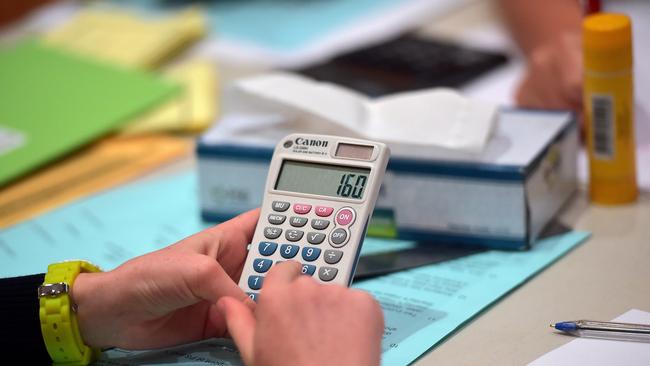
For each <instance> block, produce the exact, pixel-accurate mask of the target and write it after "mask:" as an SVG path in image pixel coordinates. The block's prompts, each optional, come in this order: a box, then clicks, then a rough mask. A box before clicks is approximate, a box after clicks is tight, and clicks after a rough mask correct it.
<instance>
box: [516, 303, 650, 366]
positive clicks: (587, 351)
mask: <svg viewBox="0 0 650 366" xmlns="http://www.w3.org/2000/svg"><path fill="white" fill-rule="evenodd" d="M613 321H617V322H622V323H639V324H650V313H647V312H645V311H641V310H637V309H632V310H630V311H628V312H626V313H625V314H623V315H621V316H619V317H618V318H616V319H614V320H613ZM546 365H552V366H562V365H567V366H568V365H571V366H574V365H590V366H601V365H602V366H605V365H625V366H637V365H638V366H647V365H650V343H641V342H625V341H614V340H604V339H591V338H576V339H575V340H573V341H571V342H569V343H567V344H565V345H564V346H562V347H558V348H556V349H555V350H553V351H551V352H549V353H547V354H545V355H543V356H542V357H540V358H538V359H536V360H535V361H533V362H531V363H530V364H528V366H546Z"/></svg>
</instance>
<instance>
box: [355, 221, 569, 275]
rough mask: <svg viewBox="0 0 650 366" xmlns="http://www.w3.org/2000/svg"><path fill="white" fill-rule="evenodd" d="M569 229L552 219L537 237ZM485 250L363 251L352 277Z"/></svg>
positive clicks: (422, 245)
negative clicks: (364, 252) (373, 252)
mask: <svg viewBox="0 0 650 366" xmlns="http://www.w3.org/2000/svg"><path fill="white" fill-rule="evenodd" d="M569 231H571V227H569V226H567V225H566V224H564V223H562V222H560V221H559V220H552V221H551V222H550V223H549V224H548V225H546V227H545V228H544V231H542V233H541V234H540V236H539V238H538V240H542V239H544V238H548V237H552V236H555V235H563V234H566V233H568V232H569ZM488 250H490V249H487V248H480V247H473V246H468V245H458V244H451V243H433V242H431V243H426V242H418V244H417V246H415V247H413V248H409V249H403V250H395V251H392V252H384V253H377V254H370V255H362V256H361V257H359V263H358V264H357V268H356V270H355V272H354V280H355V281H362V280H365V279H369V278H373V277H377V276H382V275H386V274H390V273H394V272H398V271H403V270H406V269H411V268H417V267H421V266H426V265H429V264H436V263H442V262H446V261H450V260H453V259H458V258H462V257H466V256H470V255H473V254H478V253H482V252H485V251H488Z"/></svg>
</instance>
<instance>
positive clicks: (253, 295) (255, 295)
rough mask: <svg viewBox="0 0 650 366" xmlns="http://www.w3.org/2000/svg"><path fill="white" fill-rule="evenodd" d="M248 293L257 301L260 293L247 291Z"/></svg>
mask: <svg viewBox="0 0 650 366" xmlns="http://www.w3.org/2000/svg"><path fill="white" fill-rule="evenodd" d="M246 295H248V297H250V298H251V300H253V301H255V302H257V299H258V298H259V295H260V294H258V293H257V292H247V293H246Z"/></svg>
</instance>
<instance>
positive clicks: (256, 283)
mask: <svg viewBox="0 0 650 366" xmlns="http://www.w3.org/2000/svg"><path fill="white" fill-rule="evenodd" d="M263 282H264V277H263V276H249V277H248V287H250V288H251V290H259V289H261V288H262V283H263Z"/></svg>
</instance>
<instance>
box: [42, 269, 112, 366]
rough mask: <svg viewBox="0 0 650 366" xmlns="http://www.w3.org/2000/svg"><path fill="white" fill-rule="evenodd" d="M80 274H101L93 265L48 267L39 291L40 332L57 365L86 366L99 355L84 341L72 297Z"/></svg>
mask: <svg viewBox="0 0 650 366" xmlns="http://www.w3.org/2000/svg"><path fill="white" fill-rule="evenodd" d="M81 272H100V269H99V268H98V267H97V266H95V265H93V264H92V263H89V262H85V261H69V262H61V263H54V264H51V265H50V266H48V271H47V273H46V274H45V280H44V282H43V286H41V287H40V288H39V302H40V311H39V317H40V320H41V332H42V334H43V340H44V341H45V346H46V348H47V351H48V353H49V354H50V357H52V361H53V363H54V364H56V365H87V364H88V363H90V362H91V361H92V360H93V359H94V358H95V356H96V354H97V352H96V351H95V350H93V349H92V348H90V347H88V346H87V345H86V344H85V343H84V342H83V339H82V338H81V332H80V330H79V325H78V323H77V317H76V315H75V311H76V308H75V306H76V305H75V304H74V303H73V302H72V298H71V297H70V290H71V288H72V285H73V284H74V280H75V279H76V278H77V276H78V275H79V273H81Z"/></svg>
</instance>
